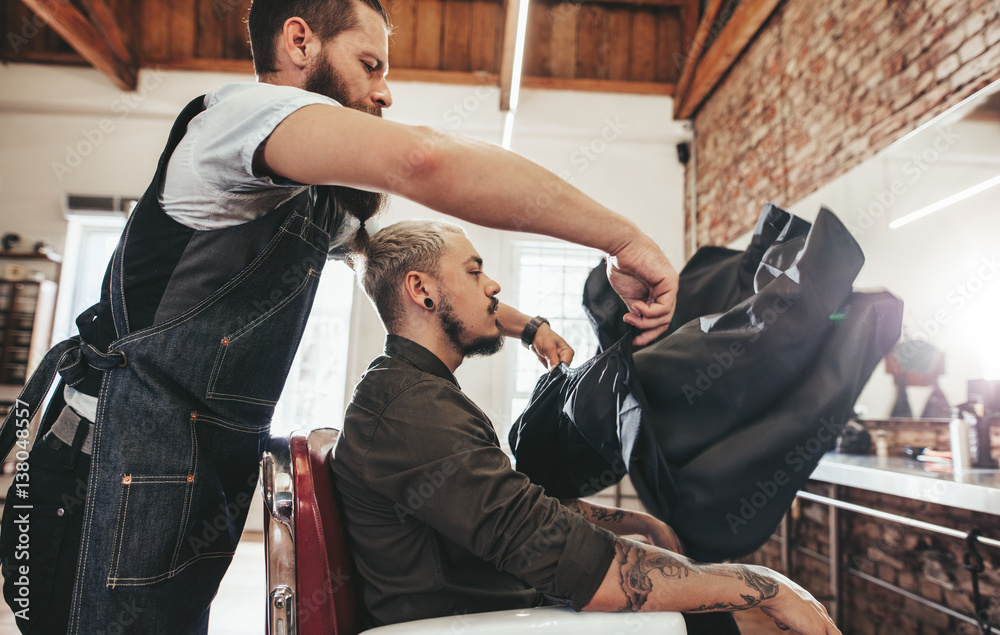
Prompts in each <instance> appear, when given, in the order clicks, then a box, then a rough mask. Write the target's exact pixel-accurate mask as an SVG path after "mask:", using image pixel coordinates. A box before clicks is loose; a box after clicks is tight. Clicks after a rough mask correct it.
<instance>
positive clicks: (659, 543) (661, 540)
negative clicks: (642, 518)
mask: <svg viewBox="0 0 1000 635" xmlns="http://www.w3.org/2000/svg"><path fill="white" fill-rule="evenodd" d="M646 524H647V526H646V531H645V532H643V533H644V535H645V537H646V540H647V541H648V542H649V544H651V545H654V546H656V547H659V548H661V549H666V550H667V551H673V552H674V553H679V554H681V555H684V547H683V546H681V541H680V538H678V537H677V534H675V533H674V530H673V529H671V528H670V525H668V524H667V523H665V522H663V521H662V520H659V519H658V518H654V517H653V516H650V517H649V519H648V520H647V521H646Z"/></svg>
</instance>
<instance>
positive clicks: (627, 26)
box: [607, 7, 632, 81]
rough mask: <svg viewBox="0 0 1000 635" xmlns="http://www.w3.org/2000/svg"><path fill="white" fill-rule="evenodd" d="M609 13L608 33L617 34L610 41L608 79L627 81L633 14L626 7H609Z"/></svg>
mask: <svg viewBox="0 0 1000 635" xmlns="http://www.w3.org/2000/svg"><path fill="white" fill-rule="evenodd" d="M607 12H608V22H607V24H608V31H609V32H610V33H612V34H617V35H616V36H615V37H614V38H613V39H609V40H608V42H609V44H608V79H610V80H615V81H627V80H628V66H629V64H628V62H629V48H630V47H629V38H630V37H631V26H632V24H631V23H632V12H631V11H630V10H629V9H627V8H624V7H622V8H617V7H615V8H611V7H609V8H608V10H607Z"/></svg>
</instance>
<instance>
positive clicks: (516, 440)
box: [510, 204, 902, 561]
mask: <svg viewBox="0 0 1000 635" xmlns="http://www.w3.org/2000/svg"><path fill="white" fill-rule="evenodd" d="M863 264H864V256H863V254H862V252H861V249H860V247H859V246H858V244H857V242H856V241H855V240H854V238H853V237H852V236H851V235H850V233H849V232H848V230H847V228H846V227H844V225H843V224H842V223H841V222H840V221H839V220H838V219H837V218H836V216H834V215H833V213H832V212H830V211H828V210H826V209H823V210H820V213H819V215H818V217H817V218H816V221H815V223H814V224H810V223H808V222H806V221H804V220H802V219H800V218H797V217H795V216H792V215H791V214H789V213H787V212H785V211H783V210H781V209H780V208H778V207H777V206H775V205H772V204H768V205H767V206H765V208H764V211H763V213H762V215H761V217H760V219H759V221H758V223H757V226H756V229H755V231H754V236H753V240H752V242H751V245H750V247H749V248H748V249H747V250H746V251H744V252H738V251H733V250H730V249H724V248H720V247H706V248H702V249H700V250H699V251H698V252H697V253H696V254H695V256H694V257H693V258H692V259H691V260H690V261H689V262H688V264H687V266H685V267H684V269H683V271H682V272H681V274H680V291H679V293H678V297H677V309H676V313H675V316H674V319H673V322H672V325H671V329H670V330H669V331H668V333H667V335H666V336H665V337H662V338H660V339H659V340H657V341H656V342H654V343H652V344H651V345H649V346H646V347H644V348H642V349H641V350H638V351H635V352H632V351H631V350H630V344H629V340H630V339H631V333H629V332H627V331H628V329H629V328H630V327H628V325H627V324H624V323H623V322H622V319H621V318H622V316H623V315H624V313H625V311H626V308H625V306H624V303H622V302H621V300H619V299H618V298H617V296H615V295H614V291H613V290H612V289H611V287H610V285H609V284H608V282H607V278H606V276H605V275H604V271H603V267H599V268H598V269H595V271H594V272H593V273H592V274H591V276H590V278H589V279H588V281H587V285H586V289H585V293H584V306H585V308H586V309H587V310H588V314H589V316H590V318H591V321H592V323H593V325H594V327H595V329H596V330H597V333H598V336H599V339H600V342H601V346H602V348H603V349H604V350H603V352H601V353H600V354H599V355H598V356H597V357H595V358H594V359H592V360H589V361H588V362H586V363H585V364H583V365H581V366H580V367H579V368H577V369H568V368H565V367H564V368H559V369H557V370H556V371H553V373H551V374H550V375H546V376H545V377H542V379H541V380H540V381H539V383H538V385H537V386H536V388H535V392H534V393H533V394H532V399H531V402H530V403H529V405H528V408H527V409H526V410H525V412H524V413H523V414H522V415H521V417H520V418H519V419H518V421H517V422H516V423H515V425H514V428H513V429H512V430H511V434H510V444H511V448H513V450H514V455H515V457H516V459H517V468H518V469H519V470H521V471H522V472H525V473H526V474H528V476H529V477H531V479H532V480H533V481H535V482H538V483H540V484H541V485H543V486H544V487H545V488H546V490H547V491H548V493H549V494H551V495H553V496H558V497H578V496H585V495H588V494H591V493H593V492H595V491H597V490H599V489H602V488H603V487H607V486H608V485H611V484H613V483H615V482H617V481H618V480H620V479H621V477H622V476H623V475H624V473H625V472H626V471H627V472H628V473H629V475H630V476H631V479H632V482H633V484H634V485H635V488H636V491H637V492H638V494H639V498H640V499H641V500H642V503H643V504H644V505H645V506H646V508H647V509H648V510H649V511H650V513H652V514H654V515H655V516H657V517H658V518H660V519H662V520H663V521H664V522H667V523H668V524H670V525H671V527H673V529H674V530H675V531H676V532H677V534H678V535H679V536H680V538H681V540H682V542H683V543H684V546H685V548H686V550H687V553H688V554H689V555H690V556H692V557H693V558H695V559H696V560H701V561H718V560H724V559H729V558H735V557H739V556H743V555H746V554H748V553H751V552H753V551H754V550H755V549H757V548H758V547H759V546H760V545H762V544H763V543H764V542H765V541H766V540H767V539H768V537H769V536H770V535H771V534H772V533H773V532H774V530H775V528H776V527H777V525H778V523H779V522H780V520H781V517H782V516H783V515H784V513H785V512H786V511H787V510H788V508H789V506H790V505H791V503H792V500H793V499H794V498H795V494H796V492H797V491H798V490H799V488H800V487H802V485H803V484H804V483H805V482H806V480H808V478H809V475H810V474H811V473H812V471H813V470H814V469H815V467H816V465H817V463H818V462H819V459H820V457H822V455H823V454H824V453H825V452H827V451H829V450H831V449H832V448H833V447H834V444H835V442H836V437H837V435H838V434H839V433H840V431H841V430H842V429H843V427H844V425H845V424H846V423H847V421H848V419H850V417H851V415H852V413H853V408H854V403H855V401H856V400H857V398H858V395H859V394H860V393H861V389H862V388H863V387H864V385H865V383H867V381H868V379H869V377H871V374H872V372H873V371H874V369H875V366H876V365H877V364H878V362H879V360H881V358H882V357H883V356H884V355H885V354H886V353H888V351H889V350H890V349H891V348H892V345H893V344H894V343H895V342H896V340H897V339H898V338H899V334H900V330H901V323H902V302H901V301H900V300H899V299H898V298H896V297H895V296H893V295H892V294H890V293H888V292H884V291H883V292H868V293H861V292H855V291H853V289H852V285H853V283H854V279H855V278H856V277H857V275H858V272H859V271H860V270H861V267H862V265H863Z"/></svg>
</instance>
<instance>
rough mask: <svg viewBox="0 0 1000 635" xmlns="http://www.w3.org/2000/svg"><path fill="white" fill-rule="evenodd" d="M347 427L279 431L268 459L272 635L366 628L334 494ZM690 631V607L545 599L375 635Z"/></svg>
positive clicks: (669, 634)
mask: <svg viewBox="0 0 1000 635" xmlns="http://www.w3.org/2000/svg"><path fill="white" fill-rule="evenodd" d="M337 433H338V432H337V430H333V429H330V428H322V429H319V430H312V431H299V432H294V433H292V434H291V435H290V436H289V437H288V438H285V437H271V438H270V439H269V440H268V442H267V446H266V447H265V449H264V456H263V460H262V462H261V472H262V477H263V478H262V488H263V491H264V534H265V554H266V556H265V557H266V559H267V588H268V598H267V633H268V635H331V634H332V635H358V634H359V633H361V632H362V630H363V629H362V626H361V608H360V604H359V602H360V581H359V579H358V576H357V574H356V573H355V571H354V569H353V567H352V563H351V558H350V552H349V549H348V544H347V533H346V531H345V528H344V525H343V521H342V519H341V516H340V510H339V509H338V507H337V502H336V498H335V496H334V493H335V488H334V484H333V473H332V472H331V471H330V469H329V468H328V466H327V463H326V461H327V457H328V456H329V454H330V451H331V450H332V449H333V446H334V445H335V444H336V442H337ZM524 629H532V631H531V632H532V633H536V634H537V635H607V634H608V633H615V632H620V633H639V634H642V633H657V634H658V635H685V634H686V632H687V631H686V630H685V627H684V619H683V618H682V616H681V614H680V613H589V612H588V613H576V612H575V611H573V610H572V609H570V608H568V607H551V606H550V607H540V608H533V609H523V610H509V611H495V612H491V613H476V614H468V615H455V616H448V617H440V618H434V619H427V620H418V621H415V622H403V623H400V624H392V625H389V626H381V627H379V628H374V629H370V630H367V631H364V632H365V633H366V635H369V634H370V635H432V634H433V635H440V634H441V633H457V632H461V633H463V634H464V635H501V634H503V635H506V634H508V633H512V632H519V631H521V630H524Z"/></svg>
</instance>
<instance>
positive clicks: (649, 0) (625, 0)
mask: <svg viewBox="0 0 1000 635" xmlns="http://www.w3.org/2000/svg"><path fill="white" fill-rule="evenodd" d="M691 2H693V3H694V5H695V8H696V10H697V5H698V0H572V1H570V0H565V1H563V2H545V4H547V5H549V6H559V5H563V4H566V5H569V4H613V5H628V6H633V7H677V8H684V7H686V6H687V5H688V4H689V3H691Z"/></svg>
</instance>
